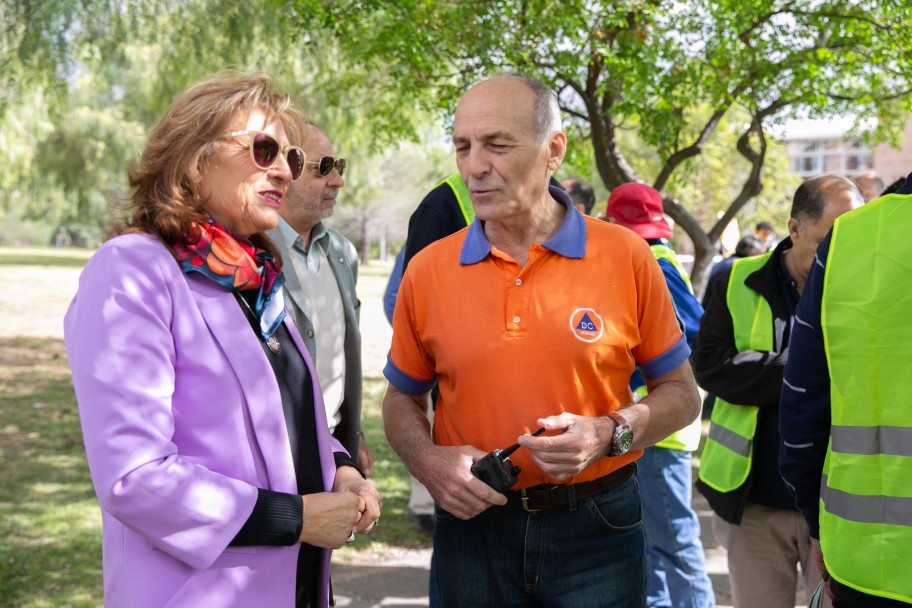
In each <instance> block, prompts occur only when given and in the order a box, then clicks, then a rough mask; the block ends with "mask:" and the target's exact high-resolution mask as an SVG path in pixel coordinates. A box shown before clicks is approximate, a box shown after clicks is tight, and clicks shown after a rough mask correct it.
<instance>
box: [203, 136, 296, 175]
mask: <svg viewBox="0 0 912 608" xmlns="http://www.w3.org/2000/svg"><path fill="white" fill-rule="evenodd" d="M242 135H249V136H250V144H249V150H250V159H251V160H252V161H253V164H254V165H256V166H257V167H259V168H260V169H263V170H264V171H265V170H266V169H271V168H272V166H273V165H275V163H276V161H277V160H278V158H279V151H280V146H279V142H277V141H276V140H275V138H274V137H273V136H272V135H270V134H269V133H264V132H263V131H232V132H231V133H226V134H225V135H222V137H221V138H220V139H222V138H225V137H241V136H242ZM281 152H282V154H284V155H285V160H286V161H288V168H289V169H290V170H291V180H292V181H296V180H297V179H298V178H299V177H301V174H302V173H304V164H305V163H306V162H307V155H306V154H305V153H304V150H302V149H301V148H299V147H297V146H285V147H284V148H282V149H281Z"/></svg>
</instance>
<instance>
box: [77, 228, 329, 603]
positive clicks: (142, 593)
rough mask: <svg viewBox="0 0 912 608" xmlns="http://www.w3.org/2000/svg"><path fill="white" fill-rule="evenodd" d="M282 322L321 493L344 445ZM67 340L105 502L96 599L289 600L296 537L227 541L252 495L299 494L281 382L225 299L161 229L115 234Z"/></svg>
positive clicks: (90, 267)
mask: <svg viewBox="0 0 912 608" xmlns="http://www.w3.org/2000/svg"><path fill="white" fill-rule="evenodd" d="M288 319H290V317H287V318H286V322H285V324H286V326H287V327H288V330H289V332H290V333H291V335H292V337H293V338H294V341H295V344H296V345H297V347H298V351H300V353H301V355H302V356H303V357H304V360H305V362H306V364H307V366H308V369H309V370H310V376H311V378H313V390H314V397H315V398H314V401H315V404H314V408H315V409H314V414H315V416H316V426H317V429H318V433H317V435H318V436H317V443H318V448H319V453H320V465H321V468H322V471H323V485H324V487H325V488H326V489H327V490H330V489H331V488H332V486H333V479H334V477H335V465H334V463H333V454H332V453H333V452H334V451H344V449H343V448H342V446H341V444H339V442H338V441H336V440H335V439H333V438H332V437H331V436H330V435H329V432H328V431H327V424H326V414H325V410H324V407H323V399H322V396H321V394H320V387H319V385H318V383H317V380H316V378H317V374H316V372H315V371H314V369H313V364H312V362H311V360H310V357H309V355H308V353H307V348H305V346H304V344H303V343H302V341H301V338H300V336H299V335H298V332H297V330H296V329H295V327H294V324H293V323H292V322H291V321H289V320H288ZM64 336H65V342H66V348H67V354H68V356H69V362H70V369H71V370H72V372H73V385H74V387H75V389H76V399H77V401H78V403H79V415H80V419H81V422H82V432H83V436H84V440H85V445H86V454H87V457H88V462H89V469H90V471H91V474H92V482H93V483H94V485H95V492H96V494H97V495H98V501H99V503H100V505H101V511H102V524H103V562H104V569H103V572H104V588H105V605H106V606H124V607H130V608H133V607H140V606H142V607H145V606H148V607H150V608H151V607H155V608H159V607H162V606H169V607H177V606H187V607H194V608H196V607H199V606H206V607H207V608H215V607H219V606H278V607H289V608H290V607H293V606H294V596H295V568H296V563H297V555H298V546H297V545H294V546H291V547H265V546H257V547H229V546H228V543H229V542H230V541H231V539H232V538H234V536H235V535H236V534H237V532H238V531H239V530H240V529H241V526H243V524H244V522H245V521H246V520H247V518H248V516H249V515H250V513H251V511H252V510H253V506H254V503H255V502H256V498H257V488H266V489H270V490H275V491H278V492H287V493H290V494H296V493H297V482H296V479H295V473H294V467H293V464H292V457H291V448H290V447H289V442H288V430H287V428H286V426H285V417H284V414H283V411H282V405H281V397H280V395H279V389H278V385H277V384H276V381H275V375H274V374H273V371H272V367H271V366H270V364H269V361H268V360H267V359H266V355H265V354H264V353H263V350H262V347H261V346H260V343H259V340H258V338H257V336H255V335H254V333H253V332H252V331H251V330H250V326H249V324H248V322H247V319H246V318H245V316H244V312H243V311H242V310H241V308H240V306H238V303H237V301H236V300H235V298H234V296H233V295H232V294H231V293H229V292H227V291H225V290H224V289H223V288H221V287H219V286H218V285H216V284H215V283H213V282H212V281H210V280H209V279H206V278H205V277H203V276H202V275H200V274H198V273H192V274H190V275H185V274H184V273H183V272H182V271H181V269H180V268H179V267H178V265H177V262H176V261H175V260H174V258H173V257H172V256H171V254H170V252H169V251H168V250H167V249H166V248H165V247H164V246H163V245H162V244H161V243H160V242H159V241H158V240H156V239H155V238H153V237H151V236H148V235H138V234H130V235H123V236H119V237H117V238H115V239H112V240H110V241H108V242H107V243H105V244H104V245H103V246H102V247H101V248H100V249H99V250H98V251H97V252H96V253H95V255H94V256H92V259H91V260H89V262H88V264H87V265H86V267H85V270H83V272H82V275H81V276H80V279H79V291H78V293H77V295H76V297H75V298H74V299H73V302H72V303H71V304H70V308H69V310H68V311H67V314H66V317H65V320H64ZM330 554H331V551H328V550H327V551H324V552H323V555H322V566H321V573H320V574H321V575H320V577H319V580H320V586H321V589H320V594H319V597H322V598H325V600H324V602H325V603H324V604H323V605H324V606H326V605H327V604H328V595H329V589H328V588H329V584H328V583H329V560H330Z"/></svg>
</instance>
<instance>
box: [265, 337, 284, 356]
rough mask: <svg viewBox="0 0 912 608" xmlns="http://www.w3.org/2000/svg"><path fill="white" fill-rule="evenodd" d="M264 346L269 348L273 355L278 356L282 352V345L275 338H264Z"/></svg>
mask: <svg viewBox="0 0 912 608" xmlns="http://www.w3.org/2000/svg"><path fill="white" fill-rule="evenodd" d="M266 346H268V347H269V350H271V351H272V354H274V355H278V354H279V353H280V352H282V345H281V344H279V340H278V339H277V338H276V337H275V336H269V337H268V338H266Z"/></svg>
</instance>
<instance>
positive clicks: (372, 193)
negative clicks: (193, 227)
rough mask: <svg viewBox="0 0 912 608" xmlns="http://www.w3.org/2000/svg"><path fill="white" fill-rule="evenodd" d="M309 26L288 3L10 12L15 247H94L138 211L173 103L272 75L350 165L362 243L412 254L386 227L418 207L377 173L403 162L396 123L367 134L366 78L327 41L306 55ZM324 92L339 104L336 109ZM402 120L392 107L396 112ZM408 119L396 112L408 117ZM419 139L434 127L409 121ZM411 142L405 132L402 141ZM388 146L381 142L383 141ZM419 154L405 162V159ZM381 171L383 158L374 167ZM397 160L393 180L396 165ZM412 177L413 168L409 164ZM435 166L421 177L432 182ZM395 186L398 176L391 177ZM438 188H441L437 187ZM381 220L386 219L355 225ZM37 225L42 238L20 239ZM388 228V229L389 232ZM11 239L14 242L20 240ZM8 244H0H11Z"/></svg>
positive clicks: (0, 16) (12, 6) (44, 2)
mask: <svg viewBox="0 0 912 608" xmlns="http://www.w3.org/2000/svg"><path fill="white" fill-rule="evenodd" d="M304 26H305V23H304V22H302V21H299V20H298V18H297V16H296V15H295V14H294V13H293V12H291V11H290V10H289V9H288V7H287V6H286V4H285V3H283V2H278V1H272V2H268V1H267V2H255V1H241V0H187V1H179V0H120V1H114V2H111V1H109V0H79V1H78V2H72V1H62V0H61V1H54V0H38V1H35V0H12V2H9V3H4V4H3V5H2V6H0V68H2V70H0V159H2V160H4V161H5V167H6V171H5V172H4V173H3V175H2V176H0V219H2V220H3V224H4V225H5V226H6V227H11V226H16V227H17V229H18V231H19V233H20V234H19V235H17V237H16V238H17V239H23V238H25V239H28V238H32V237H33V235H34V234H35V233H40V234H42V235H45V236H46V237H48V238H49V237H50V236H52V235H53V234H54V233H63V234H65V235H67V236H68V237H69V238H68V239H65V242H75V243H79V244H82V243H87V242H88V243H90V242H97V240H98V238H99V237H100V235H101V232H102V230H103V228H104V226H105V225H106V224H109V223H110V221H111V217H112V213H113V212H114V211H115V206H116V205H117V204H118V203H121V202H123V200H124V199H125V198H126V197H127V184H126V167H127V165H128V163H129V162H130V161H131V160H132V159H133V158H134V157H135V155H136V154H137V153H138V152H139V150H140V149H141V147H142V142H143V139H144V135H145V133H146V132H148V130H149V129H150V128H151V126H152V125H154V124H155V122H156V121H157V120H158V119H159V118H160V117H161V115H162V114H163V113H164V111H165V109H166V108H167V107H168V105H169V104H170V103H171V100H172V99H173V98H174V96H175V95H176V94H177V93H178V92H180V91H181V90H183V89H184V88H186V87H187V86H188V85H189V84H191V83H192V82H194V81H196V80H197V79H199V78H200V77H202V76H204V75H207V74H211V73H216V72H226V71H253V70H260V71H266V72H269V73H271V74H273V75H274V76H276V77H277V78H278V79H279V80H280V81H283V83H284V88H286V89H287V90H289V91H291V92H292V93H293V94H295V96H296V97H297V98H298V99H299V100H301V101H302V105H303V109H304V110H305V113H306V114H307V115H308V116H309V117H310V118H311V120H313V121H315V122H316V123H317V124H319V125H320V126H321V127H323V128H324V130H326V131H327V133H329V135H330V137H332V138H333V139H334V141H336V142H337V145H338V147H339V148H340V151H343V152H344V154H345V155H346V156H347V157H348V158H349V161H350V167H351V168H350V170H349V172H348V173H347V174H346V181H347V188H346V189H345V190H343V193H342V197H341V201H342V205H343V206H344V207H346V210H345V211H346V213H344V214H341V215H359V216H360V217H361V218H362V224H363V225H359V226H357V227H356V228H353V229H352V232H351V233H350V235H351V236H352V237H353V238H354V237H357V236H358V235H361V234H369V235H371V236H374V235H377V234H381V235H388V236H390V238H391V239H393V240H394V241H395V240H401V238H402V236H401V235H400V234H399V233H400V232H402V231H403V230H404V228H403V229H398V228H397V227H396V226H395V225H394V224H395V222H393V221H392V220H388V219H386V216H387V215H389V214H390V213H389V212H390V209H393V208H397V209H398V207H397V206H396V205H390V204H389V202H388V201H389V199H390V198H391V197H392V198H393V199H394V200H396V201H403V203H402V204H400V205H399V207H403V208H402V209H398V211H399V220H398V223H399V224H402V225H403V226H404V224H405V217H407V214H408V209H405V207H404V205H405V203H404V201H408V202H409V203H410V204H411V206H414V205H415V204H416V203H417V201H412V200H410V199H411V198H412V195H411V194H408V195H404V194H403V193H402V192H400V190H401V188H402V184H401V183H387V182H384V180H383V174H384V171H382V170H380V171H372V170H371V167H372V166H373V165H374V164H376V163H377V160H376V159H377V158H383V157H384V155H387V156H389V155H392V156H393V157H395V155H396V153H395V151H391V150H389V145H390V142H392V141H395V140H396V139H398V138H397V137H394V136H393V135H392V133H394V132H396V129H395V127H394V125H395V124H396V122H397V121H396V120H391V121H387V122H386V123H385V124H386V125H387V128H386V129H385V130H384V131H382V133H379V132H377V131H376V130H375V129H374V128H373V124H372V123H370V122H368V121H366V120H365V108H367V107H371V106H372V104H373V102H374V100H372V99H371V98H370V97H368V96H366V95H363V94H361V92H362V91H363V87H355V88H353V89H351V90H350V91H347V93H348V94H347V95H336V94H335V93H336V92H342V91H344V87H347V86H349V85H351V83H358V82H361V81H365V80H369V79H368V78H367V74H366V72H365V71H364V68H363V67H362V66H360V65H358V64H356V63H351V62H349V61H348V60H347V59H344V58H342V57H341V56H340V53H339V50H338V48H337V45H336V44H335V42H334V41H333V40H332V39H331V38H330V39H327V40H325V41H317V40H316V39H313V38H308V40H307V41H306V43H305V42H302V41H301V38H302V35H303V36H305V37H306V36H307V35H306V34H302V31H304V30H303V29H302V28H304ZM325 91H333V92H334V99H333V100H330V99H329V97H328V96H327V95H326V94H325ZM385 103H386V104H387V105H388V107H391V104H392V103H393V100H392V99H390V98H387V101H386V102H385ZM402 107H403V106H401V105H400V106H399V108H400V110H401V108H402ZM402 115H403V116H405V117H407V120H404V124H407V125H408V129H407V130H408V132H409V133H410V134H411V135H412V138H413V139H415V138H416V135H415V133H416V132H417V131H418V130H420V129H422V128H426V125H427V124H428V122H429V119H428V117H427V114H426V113H425V114H424V115H422V114H421V112H420V110H419V109H417V108H416V110H415V111H412V112H402ZM405 130H406V129H404V128H400V129H399V131H405ZM378 133H379V134H378ZM405 153H406V154H408V152H405ZM375 157H376V158H375ZM397 164H398V163H397V161H396V159H395V158H393V159H387V165H388V166H394V165H397ZM408 164H409V165H410V166H412V167H414V166H415V163H414V162H409V163H408ZM433 167H436V165H433V164H432V165H431V166H427V165H425V166H423V167H422V171H421V172H413V175H420V176H421V177H423V176H424V171H427V172H428V173H431V172H432V171H431V169H432V168H433ZM387 172H388V171H387ZM431 179H434V178H431ZM361 206H370V207H372V208H375V209H376V210H383V213H379V214H378V213H370V212H368V211H367V210H362V211H358V208H359V207H361ZM29 222H31V223H34V224H35V225H40V226H41V228H40V229H32V230H28V231H23V230H21V229H20V227H21V226H24V225H26V224H28V223H29ZM384 222H385V223H386V224H390V225H389V226H387V225H385V223H384ZM4 232H6V236H7V237H9V231H4ZM2 236H3V235H0V238H2Z"/></svg>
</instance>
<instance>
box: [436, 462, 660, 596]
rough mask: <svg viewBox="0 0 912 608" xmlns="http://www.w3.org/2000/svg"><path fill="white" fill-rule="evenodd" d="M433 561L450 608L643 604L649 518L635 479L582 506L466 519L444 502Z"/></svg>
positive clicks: (493, 511)
mask: <svg viewBox="0 0 912 608" xmlns="http://www.w3.org/2000/svg"><path fill="white" fill-rule="evenodd" d="M436 516H437V528H436V531H435V532H434V559H435V562H436V563H435V565H434V568H435V571H436V574H437V584H438V587H439V592H440V600H441V605H442V606H443V607H444V608H483V607H491V608H505V607H517V608H518V607H529V608H541V607H548V608H579V607H580V606H611V607H612V608H642V607H643V606H645V601H646V572H645V560H644V553H643V551H644V540H643V521H642V515H641V513H640V494H639V490H638V488H637V482H636V477H632V478H630V479H629V480H627V481H626V482H624V483H622V484H621V485H619V486H617V487H616V488H614V489H612V490H611V491H609V492H606V493H605V494H602V495H601V496H596V497H594V498H589V499H585V500H581V501H579V503H578V504H577V505H576V509H574V510H571V509H570V508H568V507H565V508H562V509H554V510H551V511H539V512H536V513H526V512H525V511H523V509H522V507H521V506H520V504H519V503H509V504H507V505H506V506H503V507H491V508H489V509H488V510H486V511H484V512H483V513H481V514H479V515H477V516H476V517H473V518H472V519H470V520H468V521H463V520H461V519H458V518H456V517H454V516H453V515H451V514H449V513H448V512H446V511H444V510H442V509H440V507H437V513H436Z"/></svg>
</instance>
